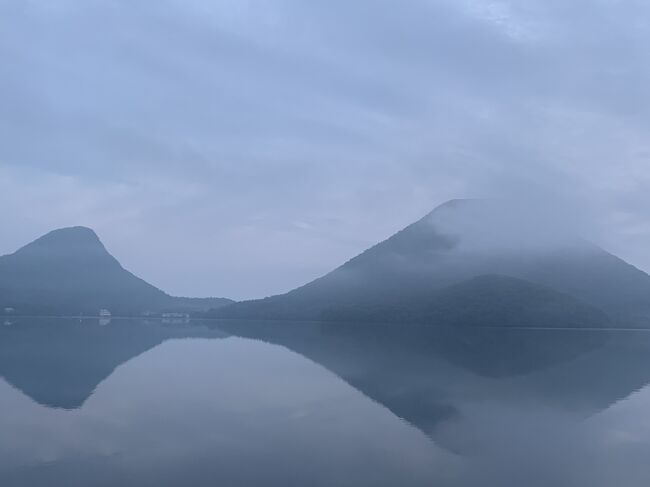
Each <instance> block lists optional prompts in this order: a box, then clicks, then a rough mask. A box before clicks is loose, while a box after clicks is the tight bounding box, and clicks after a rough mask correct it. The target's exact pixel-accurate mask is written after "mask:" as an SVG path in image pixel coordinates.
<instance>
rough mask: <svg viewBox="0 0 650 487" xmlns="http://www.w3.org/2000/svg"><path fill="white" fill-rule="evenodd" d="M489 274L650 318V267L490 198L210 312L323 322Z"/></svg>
mask: <svg viewBox="0 0 650 487" xmlns="http://www.w3.org/2000/svg"><path fill="white" fill-rule="evenodd" d="M491 274H498V275H503V276H508V277H511V278H516V279H520V280H525V281H528V282H530V283H533V284H536V285H540V286H544V287H547V288H550V289H552V290H554V291H556V292H558V293H562V294H566V295H568V296H571V297H572V298H575V299H576V300H579V301H582V302H584V303H586V304H589V305H591V306H595V307H598V308H599V309H601V310H603V311H604V312H606V313H607V314H608V316H609V317H610V318H611V319H612V320H613V323H614V324H615V325H617V326H632V325H633V326H641V325H647V324H650V276H648V274H646V273H645V272H642V271H641V270H639V269H637V268H635V267H633V266H631V265H629V264H627V263H626V262H624V261H623V260H621V259H619V258H618V257H616V256H614V255H612V254H610V253H608V252H606V251H605V250H603V249H601V248H599V247H597V246H596V245H594V244H591V243H589V242H587V241H585V240H583V239H581V238H579V237H578V236H576V235H574V234H573V233H572V229H571V228H570V227H569V226H563V225H560V224H558V223H557V221H556V220H555V219H554V218H552V217H551V216H548V215H545V214H544V213H543V212H538V211H533V210H529V209H528V208H526V207H525V206H523V205H516V204H510V203H507V202H503V201H486V200H453V201H450V202H447V203H445V204H443V205H441V206H439V207H438V208H436V209H435V210H433V211H432V212H431V213H429V214H428V215H426V216H425V217H424V218H422V219H420V220H418V221H417V222H415V223H413V224H411V225H409V226H408V227H406V228H404V229H403V230H401V231H400V232H398V233H396V234H395V235H393V236H392V237H390V238H389V239H387V240H385V241H383V242H381V243H379V244H377V245H375V246H374V247H372V248H370V249H368V250H366V251H365V252H363V253H362V254H360V255H358V256H356V257H354V258H353V259H351V260H350V261H348V262H346V263H345V264H343V265H342V266H340V267H339V268H337V269H335V270H334V271H332V272H330V273H329V274H327V275H325V276H323V277H321V278H319V279H316V280H315V281H312V282H310V283H308V284H306V285H304V286H302V287H299V288H297V289H295V290H293V291H290V292H289V293H287V294H284V295H279V296H272V297H269V298H265V299H262V300H253V301H246V302H241V303H236V304H233V305H229V306H227V307H225V308H222V309H220V310H216V311H215V312H213V313H212V316H217V317H226V318H254V319H269V318H271V319H323V318H325V317H327V316H328V315H329V316H330V317H331V316H332V314H331V310H332V309H346V308H347V309H349V308H369V307H376V306H380V305H381V306H386V307H391V308H399V307H404V306H405V305H409V306H413V305H414V303H423V304H422V306H424V303H426V302H428V301H429V300H431V299H436V298H435V296H436V294H437V293H439V292H440V291H441V290H443V289H444V288H447V287H449V286H453V285H456V284H459V283H462V282H464V281H468V280H471V279H473V278H475V277H478V276H482V275H491ZM519 285H522V286H526V284H525V283H523V284H522V283H521V282H519ZM418 306H419V305H418Z"/></svg>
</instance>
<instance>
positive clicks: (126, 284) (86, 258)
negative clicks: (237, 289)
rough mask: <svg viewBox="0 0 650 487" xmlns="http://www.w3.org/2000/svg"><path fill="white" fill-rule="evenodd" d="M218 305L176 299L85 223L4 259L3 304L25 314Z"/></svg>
mask: <svg viewBox="0 0 650 487" xmlns="http://www.w3.org/2000/svg"><path fill="white" fill-rule="evenodd" d="M227 302H230V301H228V300H226V301H225V302H224V304H225V303H227ZM218 304H219V301H209V302H204V303H201V302H192V300H188V299H186V298H174V297H172V296H169V295H168V294H166V293H164V292H163V291H161V290H160V289H158V288H156V287H154V286H152V285H151V284H148V283H147V282H145V281H143V280H142V279H140V278H139V277H137V276H135V275H133V274H132V273H130V272H129V271H127V270H126V269H124V268H123V267H122V266H121V265H120V263H119V262H118V261H117V260H116V259H115V258H114V257H113V256H112V255H110V254H109V253H108V251H107V250H106V248H105V247H104V245H103V244H102V243H101V241H100V240H99V238H98V237H97V235H96V234H95V232H94V231H93V230H91V229H89V228H85V227H70V228H63V229H59V230H54V231H52V232H50V233H48V234H47V235H44V236H43V237H41V238H39V239H37V240H35V241H34V242H32V243H30V244H28V245H26V246H24V247H22V248H21V249H19V250H18V251H16V252H15V253H13V254H10V255H5V256H2V257H0V306H1V307H3V308H4V307H12V308H15V310H16V311H17V312H18V313H21V314H55V315H57V314H78V313H83V314H97V311H98V310H99V309H100V308H107V309H109V310H111V311H112V312H113V313H114V314H120V315H133V314H139V313H141V312H143V311H162V310H166V309H170V310H171V309H174V310H176V309H181V308H182V309H188V310H189V309H201V308H202V307H203V308H208V307H214V306H215V305H218Z"/></svg>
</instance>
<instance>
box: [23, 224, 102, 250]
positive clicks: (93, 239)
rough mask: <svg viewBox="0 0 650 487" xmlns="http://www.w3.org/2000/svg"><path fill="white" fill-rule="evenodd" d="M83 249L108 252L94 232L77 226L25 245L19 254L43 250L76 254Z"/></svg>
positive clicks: (48, 234) (52, 232)
mask: <svg viewBox="0 0 650 487" xmlns="http://www.w3.org/2000/svg"><path fill="white" fill-rule="evenodd" d="M81 249H86V250H88V249H93V250H94V251H99V252H102V253H104V252H106V249H105V248H104V245H103V244H102V242H101V241H100V240H99V237H98V236H97V234H96V233H95V231H94V230H92V229H91V228H88V227H82V226H75V227H65V228H59V229H57V230H52V231H51V232H49V233H46V234H45V235H43V236H42V237H39V238H37V239H36V240H34V241H33V242H31V243H29V244H27V245H25V246H24V247H22V248H21V249H20V250H18V252H17V253H25V252H32V251H42V250H48V251H68V252H69V251H72V252H75V251H79V250H81Z"/></svg>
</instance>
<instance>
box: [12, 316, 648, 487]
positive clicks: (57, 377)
mask: <svg viewBox="0 0 650 487" xmlns="http://www.w3.org/2000/svg"><path fill="white" fill-rule="evenodd" d="M649 382H650V332H645V331H618V332H613V331H570V330H564V331H563V330H506V329H489V330H486V329H462V328H457V329H442V328H420V327H396V326H385V325H359V324H336V325H335V324H318V323H283V322H265V323H262V322H257V323H256V322H226V321H223V322H200V323H160V322H144V321H128V320H113V321H111V322H108V323H107V322H103V323H101V324H100V323H99V322H98V321H96V320H95V321H92V320H89V321H83V322H80V321H79V320H64V319H56V320H53V319H27V318H24V319H16V320H14V321H13V322H11V323H5V324H4V326H2V325H1V324H0V411H1V413H0V431H1V432H2V434H1V435H0V485H2V486H41V485H43V486H46V485H47V486H66V487H68V486H84V487H86V486H95V485H97V486H116V485H119V486H176V485H178V486H185V485H191V486H203V485H205V486H214V485H223V486H248V485H251V486H254V485H261V486H283V487H287V486H289V487H290V486H301V487H302V486H398V485H399V486H411V485H412V486H419V485H422V486H424V485H427V486H431V485H436V486H459V487H465V486H486V487H493V486H494V487H497V486H499V487H502V486H524V485H525V486H528V487H536V486H539V487H548V486H554V487H562V486H578V487H581V486H585V487H587V486H588V487H600V486H603V487H610V486H615V485H616V486H623V487H636V486H639V487H641V486H643V487H647V486H648V485H650V462H648V458H650V388H649V387H648V386H647V384H648V383H649Z"/></svg>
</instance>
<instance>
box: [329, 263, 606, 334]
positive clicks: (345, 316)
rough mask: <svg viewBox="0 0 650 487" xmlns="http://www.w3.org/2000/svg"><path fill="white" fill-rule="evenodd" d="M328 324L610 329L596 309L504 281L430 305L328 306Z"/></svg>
mask: <svg viewBox="0 0 650 487" xmlns="http://www.w3.org/2000/svg"><path fill="white" fill-rule="evenodd" d="M322 318H323V319H324V320H328V321H354V322H375V323H377V322H398V323H435V324H436V325H444V326H456V325H461V326H479V327H486V326H487V327H489V326H493V327H537V328H539V327H560V328H585V327H587V328H593V327H606V326H608V325H609V324H610V321H609V319H608V317H607V315H606V314H605V313H604V312H603V311H600V310H599V309H597V308H595V307H593V306H590V305H587V304H584V303H582V302H581V301H579V300H577V299H575V298H573V297H571V296H569V295H567V294H562V293H559V292H557V291H554V290H552V289H549V288H546V287H543V286H539V285H537V284H533V283H530V282H528V281H524V280H522V279H516V278H512V277H506V276H497V275H486V276H478V277H475V278H472V279H469V280H467V281H463V282H461V283H459V284H454V285H452V286H449V287H445V288H443V289H441V290H440V291H438V292H436V293H434V294H433V295H432V296H430V297H429V298H428V299H422V298H421V297H419V296H417V297H413V298H411V299H402V300H401V301H400V303H399V304H376V305H373V306H347V307H345V306H340V307H336V306H331V307H329V308H326V309H325V310H324V311H323V313H322Z"/></svg>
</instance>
